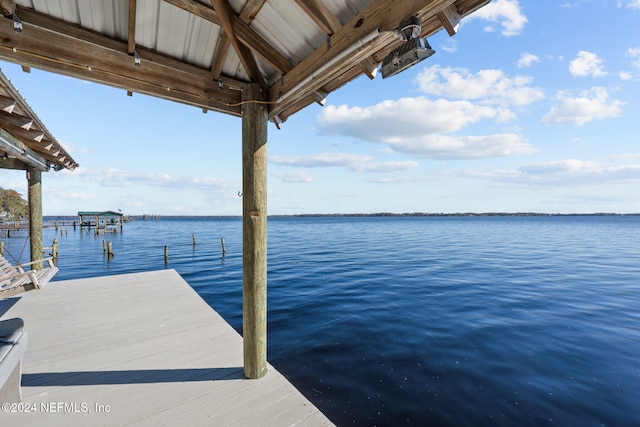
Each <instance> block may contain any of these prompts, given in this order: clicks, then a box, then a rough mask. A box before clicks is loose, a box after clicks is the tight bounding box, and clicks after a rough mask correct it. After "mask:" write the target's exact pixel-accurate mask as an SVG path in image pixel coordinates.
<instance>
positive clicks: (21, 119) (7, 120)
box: [0, 110, 33, 130]
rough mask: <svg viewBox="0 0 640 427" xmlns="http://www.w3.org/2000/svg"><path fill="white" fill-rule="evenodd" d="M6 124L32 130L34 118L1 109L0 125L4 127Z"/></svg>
mask: <svg viewBox="0 0 640 427" xmlns="http://www.w3.org/2000/svg"><path fill="white" fill-rule="evenodd" d="M6 124H9V125H11V126H16V127H19V128H21V129H24V130H31V126H33V119H32V118H31V117H25V116H21V115H19V114H11V113H8V112H6V111H3V110H0V127H4V126H5V125H6Z"/></svg>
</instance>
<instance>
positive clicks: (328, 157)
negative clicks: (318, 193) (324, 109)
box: [269, 153, 373, 168]
mask: <svg viewBox="0 0 640 427" xmlns="http://www.w3.org/2000/svg"><path fill="white" fill-rule="evenodd" d="M372 160H373V157H372V156H367V155H360V154H349V153H320V154H312V155H307V156H270V157H269V162H271V163H273V164H276V165H285V166H293V167H307V168H326V167H357V165H360V164H363V163H365V162H370V161H372Z"/></svg>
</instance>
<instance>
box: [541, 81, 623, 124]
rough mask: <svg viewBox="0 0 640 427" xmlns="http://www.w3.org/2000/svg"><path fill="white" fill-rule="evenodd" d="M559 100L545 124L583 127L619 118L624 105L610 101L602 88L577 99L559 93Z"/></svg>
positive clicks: (594, 89)
mask: <svg viewBox="0 0 640 427" xmlns="http://www.w3.org/2000/svg"><path fill="white" fill-rule="evenodd" d="M558 99H559V100H560V105H558V106H554V107H552V108H551V111H549V113H548V114H547V115H545V116H544V117H543V118H542V122H543V123H545V124H561V123H569V124H574V125H576V126H581V125H584V124H585V123H588V122H590V121H592V120H602V119H606V118H610V117H617V116H619V115H620V111H621V107H622V105H623V103H622V102H621V101H618V100H616V99H609V93H608V92H607V90H606V89H605V88H602V87H594V88H591V89H590V90H587V91H584V92H583V93H581V94H580V95H579V96H575V97H574V96H571V95H570V94H569V93H567V92H559V93H558Z"/></svg>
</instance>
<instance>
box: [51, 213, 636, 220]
mask: <svg viewBox="0 0 640 427" xmlns="http://www.w3.org/2000/svg"><path fill="white" fill-rule="evenodd" d="M550 216H558V217H566V216H640V213H609V212H595V213H567V214H565V213H544V212H455V213H435V212H405V213H394V212H375V213H332V214H317V213H316V214H314V213H311V214H290V215H269V218H322V217H327V218H343V217H344V218H359V217H361V218H371V217H550ZM128 217H129V218H131V219H133V220H135V221H153V220H155V218H159V219H179V218H242V216H241V215H148V214H145V215H128ZM75 218H78V216H77V215H44V216H43V219H44V220H47V221H51V220H56V219H58V220H61V219H66V220H68V219H75Z"/></svg>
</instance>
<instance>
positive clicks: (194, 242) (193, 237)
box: [191, 234, 196, 246]
mask: <svg viewBox="0 0 640 427" xmlns="http://www.w3.org/2000/svg"><path fill="white" fill-rule="evenodd" d="M191 240H193V246H195V245H196V235H195V234H192V235H191Z"/></svg>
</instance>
